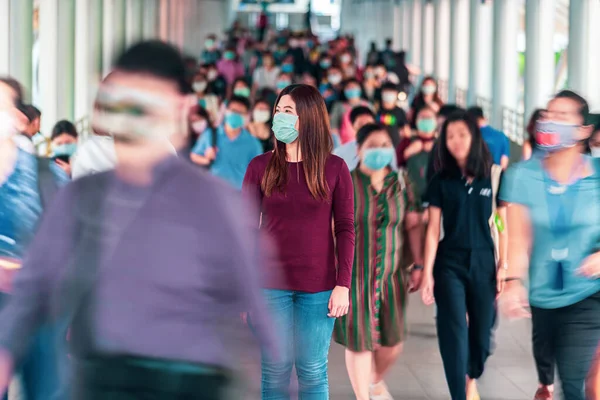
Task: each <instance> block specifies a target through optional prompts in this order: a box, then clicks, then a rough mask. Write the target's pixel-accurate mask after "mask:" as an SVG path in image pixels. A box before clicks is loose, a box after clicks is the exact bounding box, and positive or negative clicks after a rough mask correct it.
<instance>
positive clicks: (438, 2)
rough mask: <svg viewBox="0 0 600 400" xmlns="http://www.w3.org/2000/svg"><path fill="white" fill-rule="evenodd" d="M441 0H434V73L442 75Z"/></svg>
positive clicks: (437, 75) (438, 75)
mask: <svg viewBox="0 0 600 400" xmlns="http://www.w3.org/2000/svg"><path fill="white" fill-rule="evenodd" d="M440 11H441V0H433V74H434V75H435V76H436V77H437V78H439V77H440V72H441V71H440V64H441V59H440V51H439V50H440V47H441V43H440V21H441V19H442V15H441V12H440Z"/></svg>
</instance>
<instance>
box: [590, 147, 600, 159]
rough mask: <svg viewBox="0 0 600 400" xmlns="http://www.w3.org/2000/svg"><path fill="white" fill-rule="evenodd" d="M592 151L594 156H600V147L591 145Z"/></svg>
mask: <svg viewBox="0 0 600 400" xmlns="http://www.w3.org/2000/svg"><path fill="white" fill-rule="evenodd" d="M590 152H591V154H592V157H596V158H600V147H591V148H590Z"/></svg>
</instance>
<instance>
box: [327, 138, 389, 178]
mask: <svg viewBox="0 0 600 400" xmlns="http://www.w3.org/2000/svg"><path fill="white" fill-rule="evenodd" d="M333 155H335V156H338V157H340V158H341V159H342V160H344V161H345V162H346V165H347V166H348V169H349V170H350V171H354V170H355V169H356V167H358V163H359V162H360V157H359V156H358V145H357V144H356V140H353V141H351V142H348V143H345V144H343V145H341V146H339V147H337V148H335V150H333ZM391 167H392V170H393V171H397V170H398V161H397V160H396V153H395V152H394V159H393V161H392V165H391Z"/></svg>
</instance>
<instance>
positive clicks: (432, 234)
mask: <svg viewBox="0 0 600 400" xmlns="http://www.w3.org/2000/svg"><path fill="white" fill-rule="evenodd" d="M441 223H442V210H441V209H440V208H439V207H429V225H428V226H427V234H426V235H425V253H424V254H423V259H424V260H423V262H424V264H423V267H424V270H425V277H433V265H434V263H435V256H436V254H437V250H438V245H439V242H440V226H441Z"/></svg>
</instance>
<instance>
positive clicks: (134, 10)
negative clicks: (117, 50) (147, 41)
mask: <svg viewBox="0 0 600 400" xmlns="http://www.w3.org/2000/svg"><path fill="white" fill-rule="evenodd" d="M126 1H127V2H126V5H125V20H126V24H125V41H126V44H127V46H131V45H132V44H134V43H136V42H138V41H140V40H141V39H142V37H143V36H142V35H143V24H142V17H143V12H144V10H143V7H144V6H146V7H147V6H151V4H148V5H146V4H144V3H142V1H143V0H126Z"/></svg>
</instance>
